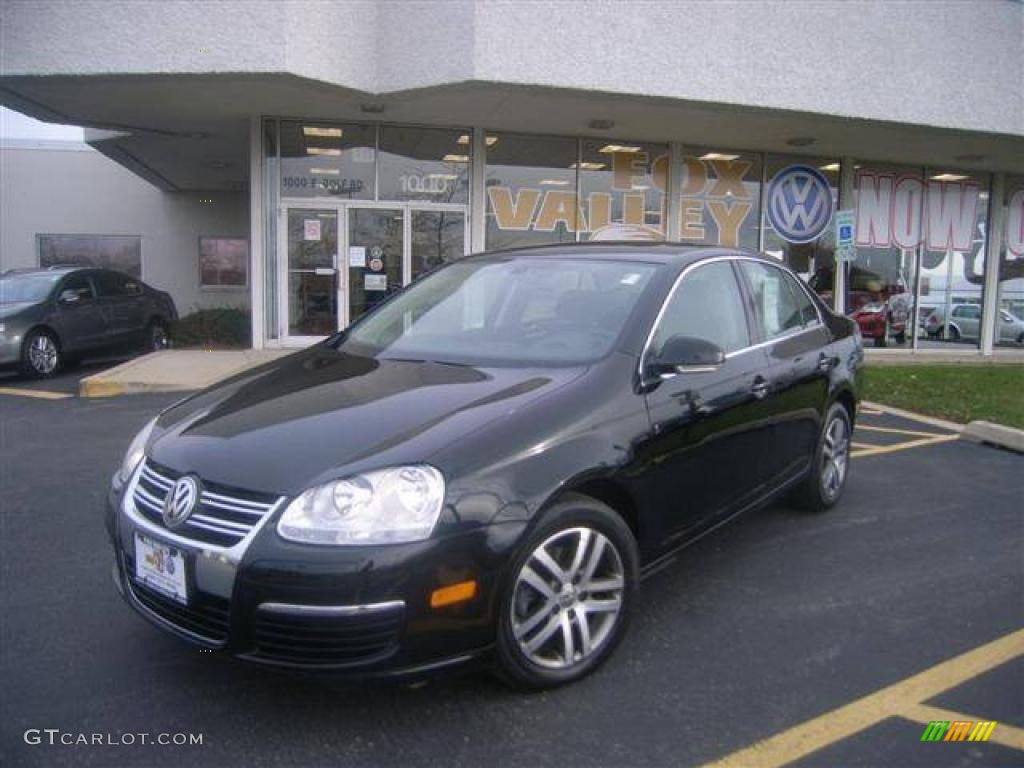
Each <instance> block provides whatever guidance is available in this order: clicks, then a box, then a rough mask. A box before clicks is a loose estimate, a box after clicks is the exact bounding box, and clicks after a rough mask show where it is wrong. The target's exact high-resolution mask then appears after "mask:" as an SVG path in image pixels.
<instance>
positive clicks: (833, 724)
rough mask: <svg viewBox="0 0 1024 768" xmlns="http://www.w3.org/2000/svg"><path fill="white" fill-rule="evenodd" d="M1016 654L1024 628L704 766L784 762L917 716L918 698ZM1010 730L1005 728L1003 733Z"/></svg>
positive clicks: (737, 767)
mask: <svg viewBox="0 0 1024 768" xmlns="http://www.w3.org/2000/svg"><path fill="white" fill-rule="evenodd" d="M1018 656H1024V629H1019V630H1017V631H1016V632H1011V633H1010V634H1008V635H1004V636H1003V637H1000V638H999V639H997V640H993V641H992V642H990V643H986V644H985V645H983V646H981V647H979V648H975V649H974V650H971V651H967V652H966V653H962V654H960V655H959V656H955V657H954V658H952V659H949V660H947V661H943V662H940V663H938V664H936V665H935V666H933V667H930V668H929V669H926V670H924V671H923V672H919V673H917V674H916V675H913V676H911V677H908V678H906V679H904V680H901V681H899V682H897V683H893V684H892V685H890V686H887V687H885V688H882V689H881V690H878V691H875V692H874V693H870V694H868V695H867V696H864V697H862V698H860V699H857V700H856V701H853V702H851V703H849V704H846V705H844V706H842V707H838V708H837V709H833V710H832V711H831V712H827V713H825V714H823V715H820V716H818V717H815V718H812V719H811V720H807V721H805V722H803V723H800V724H799V725H795V726H793V727H792V728H789V729H788V730H785V731H782V732H781V733H778V734H776V735H774V736H770V737H768V738H767V739H764V740H763V741H759V742H757V743H756V744H753V745H751V746H749V747H746V748H744V749H741V750H739V751H737V752H733V753H732V754H731V755H726V756H725V757H723V758H721V759H719V760H716V761H715V762H713V763H708V766H707V768H752V767H754V766H756V767H757V768H773V767H774V766H783V765H786V764H787V763H792V762H794V761H796V760H799V759H800V758H802V757H806V756H807V755H809V754H811V753H812V752H817V751H818V750H819V749H822V748H824V747H827V746H829V745H831V744H834V743H835V742H837V741H841V740H842V739H845V738H848V737H850V736H853V735H855V734H857V733H860V732H861V731H864V730H867V729H868V728H871V727H872V726H875V725H878V724H879V723H881V722H882V721H883V720H886V719H888V718H890V717H905V716H907V715H913V716H914V717H912V718H911V719H914V720H916V715H917V714H920V712H921V710H920V707H923V706H924V705H923V704H922V702H924V701H927V700H929V699H932V698H934V697H936V696H938V695H939V694H940V693H943V692H945V691H948V690H949V689H951V688H956V687H957V686H958V685H961V684H963V683H965V682H967V681H968V680H971V679H973V678H975V677H978V676H979V675H982V674H984V673H985V672H988V671H989V670H991V669H994V668H995V667H998V666H1001V665H1002V664H1005V663H1006V662H1008V661H1012V660H1013V659H1015V658H1017V657H1018ZM904 713H907V714H904ZM942 719H947V718H942ZM964 719H970V718H964ZM1002 725H1003V724H1002V723H1000V724H999V725H997V726H996V730H997V731H998V730H999V729H1000V728H1001V727H1002ZM1009 730H1010V729H1009V728H1007V729H1006V731H1007V732H1009ZM1015 730H1016V729H1015ZM1009 737H1010V739H1011V740H1013V739H1014V738H1015V736H1014V734H1013V733H1009ZM990 740H993V739H991V738H990ZM1000 743H1003V742H1000ZM1007 746H1012V745H1007Z"/></svg>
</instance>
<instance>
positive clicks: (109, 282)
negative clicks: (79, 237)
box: [0, 267, 178, 378]
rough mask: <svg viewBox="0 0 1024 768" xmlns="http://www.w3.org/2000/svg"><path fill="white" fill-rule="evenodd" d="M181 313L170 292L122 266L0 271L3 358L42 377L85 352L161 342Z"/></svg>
mask: <svg viewBox="0 0 1024 768" xmlns="http://www.w3.org/2000/svg"><path fill="white" fill-rule="evenodd" d="M177 319H178V313H177V310H176V309H175V307H174V301H173V300H172V299H171V297H170V295H169V294H167V293H165V292H164V291H158V290H156V289H155V288H151V287H150V286H148V285H146V284H145V283H143V282H142V281H141V280H136V279H135V278H134V277H131V276H129V275H125V274H123V273H121V272H114V271H113V270H109V269H92V268H81V267H59V268H58V267H54V268H50V269H27V270H10V271H8V272H4V273H3V274H2V275H0V366H5V367H7V366H17V367H19V368H20V369H21V372H22V373H23V374H25V375H26V376H30V377H33V378H44V377H47V376H52V375H53V374H54V373H56V371H57V370H59V369H60V367H61V366H62V365H66V364H68V363H70V362H73V361H75V360H78V359H79V358H81V357H84V356H86V355H88V354H95V353H97V352H103V351H106V350H113V349H118V348H126V347H133V348H142V349H143V350H145V351H152V350H156V349H162V348H164V347H166V346H167V344H168V339H169V338H170V336H169V333H170V326H171V323H173V322H174V321H175V320H177Z"/></svg>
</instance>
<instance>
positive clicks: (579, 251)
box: [468, 240, 781, 266]
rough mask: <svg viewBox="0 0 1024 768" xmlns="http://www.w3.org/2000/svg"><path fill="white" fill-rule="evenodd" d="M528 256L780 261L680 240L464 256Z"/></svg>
mask: <svg viewBox="0 0 1024 768" xmlns="http://www.w3.org/2000/svg"><path fill="white" fill-rule="evenodd" d="M513 256H514V257H516V258H529V259H559V258H561V259H564V258H577V259H581V258H586V259H595V260H599V261H602V260H607V261H636V262H646V263H654V264H672V265H676V266H685V265H687V264H691V263H693V262H697V261H702V260H703V259H706V258H711V257H713V256H744V257H748V258H753V259H759V260H763V261H767V262H770V263H772V264H780V263H781V262H779V260H778V259H772V258H770V257H768V256H765V255H764V254H761V253H757V252H755V251H747V250H744V249H740V248H723V247H719V246H708V245H686V244H683V243H656V242H643V241H636V240H624V241H612V240H607V241H602V242H598V243H553V244H551V245H534V246H526V247H522V248H508V249H505V250H498V251H486V252H483V253H478V254H473V255H472V256H470V257H468V258H479V259H487V258H499V259H500V258H503V257H513Z"/></svg>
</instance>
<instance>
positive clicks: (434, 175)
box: [427, 173, 459, 181]
mask: <svg viewBox="0 0 1024 768" xmlns="http://www.w3.org/2000/svg"><path fill="white" fill-rule="evenodd" d="M427 178H428V179H444V180H445V181H455V180H456V179H457V178H459V175H458V174H457V173H428V174H427Z"/></svg>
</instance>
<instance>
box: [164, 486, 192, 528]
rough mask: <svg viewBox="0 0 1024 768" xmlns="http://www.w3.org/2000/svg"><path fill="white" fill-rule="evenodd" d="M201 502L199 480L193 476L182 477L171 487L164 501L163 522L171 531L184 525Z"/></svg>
mask: <svg viewBox="0 0 1024 768" xmlns="http://www.w3.org/2000/svg"><path fill="white" fill-rule="evenodd" d="M198 501H199V480H198V479H197V478H195V477H193V476H192V475H182V476H181V477H179V478H178V480H177V481H176V482H175V483H174V485H172V486H171V490H170V491H168V492H167V498H166V499H164V510H163V515H162V517H163V521H164V525H166V526H167V527H168V528H170V529H172V530H173V529H175V528H178V527H179V526H181V525H184V523H185V521H186V520H188V518H189V515H191V514H192V512H193V510H195V508H196V503H197V502H198Z"/></svg>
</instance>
